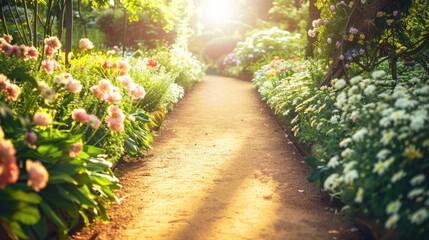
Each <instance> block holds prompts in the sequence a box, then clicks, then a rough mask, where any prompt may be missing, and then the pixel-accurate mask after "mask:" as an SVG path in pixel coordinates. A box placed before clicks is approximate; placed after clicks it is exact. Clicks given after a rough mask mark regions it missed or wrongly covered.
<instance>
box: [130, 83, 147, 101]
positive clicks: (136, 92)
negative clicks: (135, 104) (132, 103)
mask: <svg viewBox="0 0 429 240" xmlns="http://www.w3.org/2000/svg"><path fill="white" fill-rule="evenodd" d="M130 92H131V95H133V97H134V99H141V98H144V96H145V95H146V91H145V90H144V88H143V87H142V86H140V85H137V84H136V85H135V86H134V88H133V89H131V91H130Z"/></svg>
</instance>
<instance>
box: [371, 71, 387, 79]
mask: <svg viewBox="0 0 429 240" xmlns="http://www.w3.org/2000/svg"><path fill="white" fill-rule="evenodd" d="M384 76H386V72H385V71H383V70H377V71H374V72H373V73H372V74H371V77H372V78H374V79H379V78H382V77H384Z"/></svg>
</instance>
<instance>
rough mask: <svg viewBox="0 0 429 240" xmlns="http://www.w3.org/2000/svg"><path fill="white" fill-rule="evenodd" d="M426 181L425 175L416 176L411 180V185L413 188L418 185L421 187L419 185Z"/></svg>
mask: <svg viewBox="0 0 429 240" xmlns="http://www.w3.org/2000/svg"><path fill="white" fill-rule="evenodd" d="M425 179H426V177H425V175H423V174H419V175H416V176H414V177H413V178H411V180H410V184H411V185H412V186H416V185H419V184H421V183H422V182H424V181H425Z"/></svg>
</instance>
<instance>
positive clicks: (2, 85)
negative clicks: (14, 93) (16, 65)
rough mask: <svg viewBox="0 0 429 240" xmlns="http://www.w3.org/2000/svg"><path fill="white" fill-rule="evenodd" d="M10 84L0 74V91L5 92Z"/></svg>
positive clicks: (4, 76)
mask: <svg viewBox="0 0 429 240" xmlns="http://www.w3.org/2000/svg"><path fill="white" fill-rule="evenodd" d="M9 84H10V80H9V79H8V78H7V77H6V75H3V74H1V73H0V90H6V88H7V86H8V85H9Z"/></svg>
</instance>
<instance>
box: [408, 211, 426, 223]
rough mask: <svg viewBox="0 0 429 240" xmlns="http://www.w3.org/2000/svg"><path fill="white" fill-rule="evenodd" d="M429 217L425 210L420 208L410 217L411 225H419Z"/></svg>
mask: <svg viewBox="0 0 429 240" xmlns="http://www.w3.org/2000/svg"><path fill="white" fill-rule="evenodd" d="M428 217H429V212H428V210H427V209H426V208H420V209H419V210H417V211H416V212H415V213H413V215H411V217H410V221H411V223H414V224H421V223H423V222H424V221H425V220H426V219H427V218H428Z"/></svg>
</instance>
